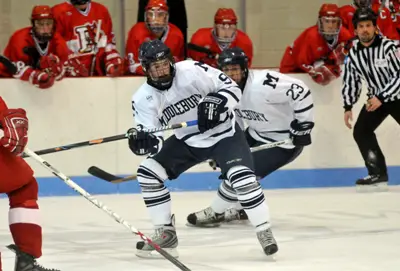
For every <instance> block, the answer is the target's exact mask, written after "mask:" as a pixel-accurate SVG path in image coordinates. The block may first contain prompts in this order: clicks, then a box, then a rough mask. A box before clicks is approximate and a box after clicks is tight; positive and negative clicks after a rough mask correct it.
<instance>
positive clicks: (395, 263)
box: [0, 187, 400, 271]
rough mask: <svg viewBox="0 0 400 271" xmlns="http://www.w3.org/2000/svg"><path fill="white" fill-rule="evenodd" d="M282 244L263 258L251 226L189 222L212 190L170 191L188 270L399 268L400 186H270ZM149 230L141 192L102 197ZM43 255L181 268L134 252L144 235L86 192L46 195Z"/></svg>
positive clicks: (84, 264) (54, 262) (115, 265)
mask: <svg viewBox="0 0 400 271" xmlns="http://www.w3.org/2000/svg"><path fill="white" fill-rule="evenodd" d="M265 194H266V195H267V200H268V203H269V206H270V210H271V217H272V223H273V232H274V234H275V237H276V239H277V241H278V244H279V249H280V250H279V252H278V254H277V257H276V261H275V262H269V261H266V259H265V256H264V254H263V253H262V250H261V247H260V245H259V243H258V241H257V239H256V236H255V233H254V231H253V228H252V227H251V226H250V225H229V226H223V227H221V228H216V229H196V228H188V227H186V226H185V220H186V216H187V214H189V213H190V212H193V211H197V210H199V209H201V208H203V207H206V206H208V205H209V204H210V202H211V200H212V198H213V197H214V195H215V192H198V193H197V192H196V193H186V192H185V193H173V194H172V202H173V211H174V213H175V214H176V217H177V231H178V236H179V242H180V246H179V253H180V260H181V261H182V262H183V263H185V264H186V265H187V266H188V267H189V268H191V270H209V271H213V270H238V271H247V270H265V271H278V270H279V271H289V270H290V271H292V270H302V271H303V270H307V271H337V270H340V271H346V270H349V271H378V270H384V271H392V270H393V271H398V270H400V187H390V191H389V192H385V193H373V194H360V193H356V192H355V190H354V189H353V188H338V189H299V190H297V189H295V190H275V191H265ZM98 198H99V199H100V200H101V201H103V202H104V203H105V204H106V205H107V206H109V207H110V208H111V209H113V210H114V211H115V212H117V213H118V214H120V215H121V216H122V217H123V218H124V219H126V220H127V221H128V222H130V223H131V224H132V225H134V226H135V227H136V228H137V229H139V230H141V231H143V232H144V233H145V234H149V233H151V225H150V222H149V219H148V215H147V212H146V209H145V207H144V203H143V201H142V199H141V196H140V195H108V196H98ZM39 203H40V205H41V210H42V220H43V234H44V242H43V257H42V258H40V260H39V262H40V263H41V264H43V265H44V266H45V267H48V268H51V267H52V268H58V269H61V270H62V271H69V270H71V271H72V270H74V271H75V270H76V271H80V270H82V271H89V270H93V271H94V270H96V271H110V270H113V271H125V270H126V271H131V270H139V271H141V270H155V271H161V270H178V269H177V268H176V267H175V266H173V265H172V264H171V263H169V262H168V261H166V260H163V259H160V260H147V259H139V258H137V257H136V256H135V255H134V249H135V243H136V241H138V240H139V238H138V237H137V236H135V235H133V234H131V233H130V232H129V231H128V230H127V229H126V228H124V227H123V226H122V225H120V224H118V223H116V222H115V221H114V220H113V219H111V218H110V217H109V216H108V215H107V214H105V213H103V211H102V210H99V209H97V208H96V207H94V206H93V205H91V204H90V203H89V202H88V201H86V200H85V199H84V198H82V197H79V196H77V197H59V198H55V197H54V198H42V199H41V200H40V202H39ZM7 210H8V201H7V199H1V200H0V213H1V214H2V216H3V218H2V219H1V220H0V251H1V252H2V258H3V271H11V270H13V265H14V254H13V253H12V252H11V251H8V250H7V249H6V248H5V245H8V244H10V243H12V239H11V237H10V234H9V232H8V223H7Z"/></svg>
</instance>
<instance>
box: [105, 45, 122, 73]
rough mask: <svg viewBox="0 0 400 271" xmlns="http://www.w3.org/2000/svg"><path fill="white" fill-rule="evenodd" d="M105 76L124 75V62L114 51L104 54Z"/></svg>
mask: <svg viewBox="0 0 400 271" xmlns="http://www.w3.org/2000/svg"><path fill="white" fill-rule="evenodd" d="M105 63H106V74H107V76H111V77H116V76H122V75H123V74H124V61H123V59H122V58H121V56H120V55H119V53H118V52H117V51H116V50H111V51H109V52H106V53H105Z"/></svg>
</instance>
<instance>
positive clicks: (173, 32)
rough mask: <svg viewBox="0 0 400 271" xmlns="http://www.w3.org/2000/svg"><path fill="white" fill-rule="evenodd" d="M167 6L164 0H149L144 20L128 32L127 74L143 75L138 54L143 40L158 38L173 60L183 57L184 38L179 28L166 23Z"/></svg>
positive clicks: (126, 49)
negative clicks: (167, 48)
mask: <svg viewBox="0 0 400 271" xmlns="http://www.w3.org/2000/svg"><path fill="white" fill-rule="evenodd" d="M168 17H169V13H168V6H167V3H166V2H165V0H150V1H149V2H148V4H147V6H146V8H145V16H144V18H145V22H138V23H136V24H135V25H134V26H133V27H132V28H131V30H130V31H129V34H128V40H127V41H126V46H125V61H126V62H125V63H126V69H127V71H126V72H127V73H128V74H138V75H144V73H143V69H142V67H141V65H140V62H139V59H138V55H139V48H140V45H141V44H142V43H143V42H144V41H149V40H154V39H160V40H161V41H162V42H163V43H165V45H167V46H168V47H169V48H170V50H171V53H172V55H173V56H174V58H175V61H176V62H178V61H181V60H183V59H184V46H185V44H184V39H183V34H182V32H181V30H180V29H179V28H178V27H177V26H175V25H173V24H171V23H168Z"/></svg>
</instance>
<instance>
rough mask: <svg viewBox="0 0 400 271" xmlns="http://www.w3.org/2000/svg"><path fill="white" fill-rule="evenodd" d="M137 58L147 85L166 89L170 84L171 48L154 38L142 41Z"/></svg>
mask: <svg viewBox="0 0 400 271" xmlns="http://www.w3.org/2000/svg"><path fill="white" fill-rule="evenodd" d="M139 60H140V64H141V65H142V68H143V72H144V73H145V74H146V76H147V83H148V84H149V85H151V86H153V87H155V88H157V89H158V90H167V89H169V88H170V87H171V86H172V81H173V80H174V76H175V60H174V57H173V56H172V54H171V50H170V49H169V48H168V46H167V45H165V44H164V43H163V42H162V41H160V40H158V39H155V40H150V41H146V42H144V43H142V45H141V46H140V49H139Z"/></svg>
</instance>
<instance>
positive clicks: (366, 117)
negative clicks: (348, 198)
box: [342, 8, 400, 187]
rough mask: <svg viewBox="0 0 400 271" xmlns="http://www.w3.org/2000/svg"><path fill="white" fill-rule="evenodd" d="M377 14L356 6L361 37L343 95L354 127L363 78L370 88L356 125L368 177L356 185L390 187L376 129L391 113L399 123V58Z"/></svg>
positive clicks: (347, 69)
mask: <svg viewBox="0 0 400 271" xmlns="http://www.w3.org/2000/svg"><path fill="white" fill-rule="evenodd" d="M376 21H377V15H376V14H375V13H374V12H373V11H372V10H371V9H370V8H360V9H357V11H356V12H355V14H354V16H353V25H354V29H355V32H356V35H357V37H358V40H359V41H358V43H357V44H356V45H354V46H353V47H352V48H351V49H350V51H349V54H348V57H347V60H346V62H345V67H344V76H343V88H342V96H343V102H344V109H345V113H344V122H345V124H346V126H347V127H348V128H349V129H351V128H352V126H351V121H352V120H353V113H352V110H351V109H352V106H353V105H354V104H355V103H356V102H357V100H358V98H359V97H360V94H361V79H363V80H364V81H365V83H366V85H367V89H368V94H367V96H368V100H367V103H366V105H365V106H363V108H362V109H361V112H360V114H359V116H358V119H357V121H356V123H355V125H354V131H353V136H354V139H355V141H356V143H357V145H358V148H359V149H360V152H361V155H362V157H363V159H364V161H365V165H366V167H367V169H368V176H366V177H364V178H362V179H358V180H357V182H356V185H357V186H362V187H368V186H387V183H388V174H387V168H386V162H385V157H384V155H383V153H382V151H381V149H380V147H379V144H378V141H377V139H376V135H375V132H374V131H375V129H376V128H377V127H378V126H379V125H380V124H381V123H382V122H383V121H384V120H385V119H386V117H387V116H388V115H391V116H392V117H393V118H394V119H395V120H396V121H397V123H399V124H400V60H399V57H398V51H397V46H396V44H395V43H394V41H392V40H389V39H386V38H385V37H382V36H381V35H380V34H378V28H377V26H376Z"/></svg>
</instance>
